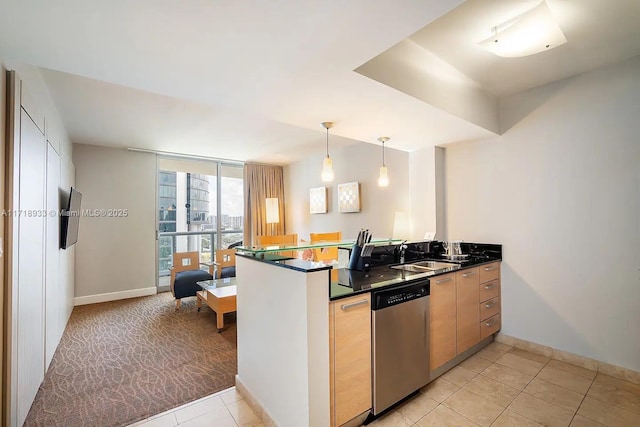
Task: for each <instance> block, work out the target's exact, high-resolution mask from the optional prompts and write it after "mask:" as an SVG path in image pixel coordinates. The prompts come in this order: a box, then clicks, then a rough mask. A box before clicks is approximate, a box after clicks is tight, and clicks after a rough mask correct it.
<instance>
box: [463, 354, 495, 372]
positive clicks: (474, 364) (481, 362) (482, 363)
mask: <svg viewBox="0 0 640 427" xmlns="http://www.w3.org/2000/svg"><path fill="white" fill-rule="evenodd" d="M492 363H493V362H492V361H491V360H488V359H485V358H484V357H480V356H478V355H477V354H476V355H473V356H471V357H470V358H468V359H467V360H465V361H464V362H462V363H461V364H460V366H462V367H463V368H467V369H468V370H470V371H473V372H476V373H478V374H479V373H480V372H482V371H484V370H485V369H487V368H488V367H489V366H490V365H491V364H492Z"/></svg>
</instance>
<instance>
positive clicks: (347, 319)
mask: <svg viewBox="0 0 640 427" xmlns="http://www.w3.org/2000/svg"><path fill="white" fill-rule="evenodd" d="M329 365H330V369H329V379H330V380H329V381H330V386H329V389H330V391H329V392H330V395H331V396H330V402H331V403H330V406H331V408H330V409H331V426H336V427H338V426H341V425H343V424H345V423H346V422H348V421H350V420H351V419H353V418H355V417H357V416H358V415H360V414H362V413H363V412H365V411H367V410H369V409H370V408H371V402H372V396H371V294H363V295H355V296H353V297H350V298H344V299H340V300H337V301H333V302H331V303H330V304H329Z"/></svg>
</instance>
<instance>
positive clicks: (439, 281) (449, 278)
mask: <svg viewBox="0 0 640 427" xmlns="http://www.w3.org/2000/svg"><path fill="white" fill-rule="evenodd" d="M450 281H451V277H447V278H446V279H441V280H436V285H439V284H440V283H446V282H450Z"/></svg>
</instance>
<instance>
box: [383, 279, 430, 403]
mask: <svg viewBox="0 0 640 427" xmlns="http://www.w3.org/2000/svg"><path fill="white" fill-rule="evenodd" d="M429 290H430V289H429V280H421V281H419V282H414V283H411V284H409V285H405V286H401V287H396V288H392V289H388V290H380V291H374V292H372V297H373V299H372V306H371V308H372V310H373V311H372V313H373V314H372V317H373V318H372V322H373V334H372V340H373V343H372V345H373V415H374V416H375V415H378V414H380V413H381V412H383V411H384V410H385V409H387V408H389V407H390V406H392V405H393V404H394V403H397V402H399V401H400V400H402V399H403V398H405V397H407V396H408V395H410V394H411V393H413V392H414V391H416V390H418V389H420V388H421V387H422V386H424V385H426V384H427V383H428V382H429Z"/></svg>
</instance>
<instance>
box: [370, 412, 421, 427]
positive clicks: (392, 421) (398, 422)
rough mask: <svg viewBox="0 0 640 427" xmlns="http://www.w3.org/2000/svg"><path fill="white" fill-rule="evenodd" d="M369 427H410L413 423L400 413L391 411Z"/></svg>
mask: <svg viewBox="0 0 640 427" xmlns="http://www.w3.org/2000/svg"><path fill="white" fill-rule="evenodd" d="M369 425H370V426H375V427H411V426H413V425H414V423H413V421H411V420H410V419H408V418H407V417H405V416H404V415H402V414H401V413H400V412H398V411H391V412H389V413H388V414H386V415H384V416H383V417H382V418H378V419H377V420H375V421H374V422H372V423H371V424H369Z"/></svg>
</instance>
